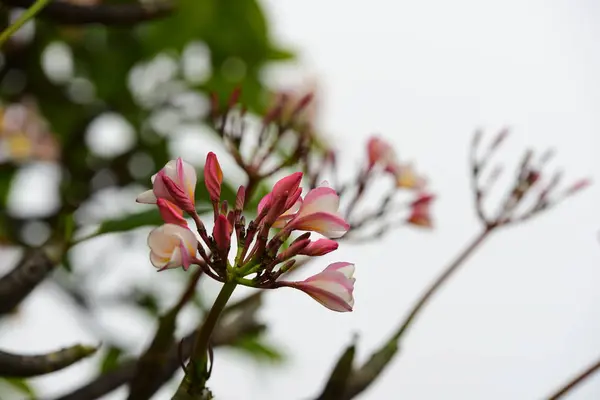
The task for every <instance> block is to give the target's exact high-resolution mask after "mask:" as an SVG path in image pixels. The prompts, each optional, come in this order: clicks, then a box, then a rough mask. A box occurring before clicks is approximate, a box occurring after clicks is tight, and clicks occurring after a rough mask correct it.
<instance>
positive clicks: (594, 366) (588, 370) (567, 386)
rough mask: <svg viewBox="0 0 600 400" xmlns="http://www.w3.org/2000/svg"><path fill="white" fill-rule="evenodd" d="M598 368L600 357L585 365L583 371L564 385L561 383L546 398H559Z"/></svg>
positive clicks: (552, 399) (556, 399)
mask: <svg viewBox="0 0 600 400" xmlns="http://www.w3.org/2000/svg"><path fill="white" fill-rule="evenodd" d="M598 370H600V359H598V360H596V362H594V363H593V364H592V365H590V366H589V367H587V368H586V369H585V370H584V371H582V372H581V373H579V374H578V375H577V376H576V377H574V378H573V379H571V380H570V381H569V382H567V383H566V384H565V385H563V386H562V387H561V388H560V389H558V390H557V391H556V392H555V393H554V394H552V395H551V396H549V397H548V400H558V399H561V398H562V397H563V396H564V395H566V394H567V393H569V392H570V391H571V390H572V389H573V388H575V387H576V386H578V385H579V384H580V383H581V382H583V381H585V380H586V379H587V378H589V377H590V376H592V375H593V374H594V373H596V372H598Z"/></svg>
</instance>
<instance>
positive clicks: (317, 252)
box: [298, 239, 339, 257]
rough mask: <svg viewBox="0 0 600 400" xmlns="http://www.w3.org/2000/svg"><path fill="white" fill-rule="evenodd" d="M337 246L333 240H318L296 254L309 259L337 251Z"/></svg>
mask: <svg viewBox="0 0 600 400" xmlns="http://www.w3.org/2000/svg"><path fill="white" fill-rule="evenodd" d="M338 246H339V244H338V242H336V241H335V240H331V239H319V240H316V241H314V242H312V243H311V244H309V245H308V246H306V247H305V248H304V249H303V250H302V251H300V253H298V254H303V255H305V256H311V257H315V256H323V255H325V254H327V253H331V252H332V251H334V250H337V248H338Z"/></svg>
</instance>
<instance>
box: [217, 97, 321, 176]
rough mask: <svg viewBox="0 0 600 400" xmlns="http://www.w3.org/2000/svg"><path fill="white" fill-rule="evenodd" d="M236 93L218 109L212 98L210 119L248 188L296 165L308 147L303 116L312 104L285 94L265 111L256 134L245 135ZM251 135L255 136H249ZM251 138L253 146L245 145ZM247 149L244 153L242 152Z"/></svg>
mask: <svg viewBox="0 0 600 400" xmlns="http://www.w3.org/2000/svg"><path fill="white" fill-rule="evenodd" d="M239 97H240V92H239V90H237V91H234V92H233V93H232V95H231V96H230V98H229V100H228V102H227V106H226V107H225V108H224V109H221V108H220V106H219V99H218V98H217V97H216V95H213V98H212V106H211V116H212V119H213V124H214V128H215V130H216V132H217V133H218V134H219V136H220V137H221V138H222V139H223V142H224V143H225V145H226V147H227V150H228V152H229V153H230V154H231V155H232V156H233V158H234V159H235V161H236V163H237V164H238V165H239V166H240V168H242V169H243V170H244V171H245V172H246V173H247V174H248V177H249V184H248V185H249V186H252V185H254V183H256V182H258V181H260V180H262V179H265V178H268V177H270V176H272V175H274V174H276V173H277V172H279V171H281V170H282V169H284V168H287V167H291V166H293V165H295V164H297V163H298V161H299V160H300V159H301V158H302V157H303V155H304V154H306V153H308V152H309V150H310V149H311V146H312V141H313V135H311V134H310V131H311V129H312V128H311V124H310V123H309V122H308V121H309V120H307V119H306V118H305V117H304V114H305V113H306V112H307V110H308V109H309V108H310V105H311V103H312V94H311V93H309V94H306V95H305V96H302V97H301V98H298V99H296V98H292V97H290V96H287V95H284V94H282V95H280V96H277V100H276V101H275V102H274V104H272V105H271V107H270V108H269V109H268V110H267V111H266V112H265V114H264V117H262V120H261V122H260V127H258V129H257V132H252V133H256V135H252V134H250V132H248V130H249V127H248V119H247V116H246V109H245V108H244V107H241V106H239V105H238V99H239ZM253 136H255V137H253ZM252 139H254V140H255V142H254V143H246V142H248V141H249V140H252ZM246 148H249V150H248V151H245V150H246Z"/></svg>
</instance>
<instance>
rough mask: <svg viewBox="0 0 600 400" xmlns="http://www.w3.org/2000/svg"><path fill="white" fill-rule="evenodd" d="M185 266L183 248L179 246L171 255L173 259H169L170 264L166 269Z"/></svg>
mask: <svg viewBox="0 0 600 400" xmlns="http://www.w3.org/2000/svg"><path fill="white" fill-rule="evenodd" d="M182 265H183V253H182V251H181V248H180V247H179V246H178V247H176V248H175V249H173V253H171V258H170V259H169V264H167V266H166V268H176V267H181V266H182Z"/></svg>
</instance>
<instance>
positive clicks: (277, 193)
mask: <svg viewBox="0 0 600 400" xmlns="http://www.w3.org/2000/svg"><path fill="white" fill-rule="evenodd" d="M301 180H302V172H295V173H293V174H291V175H288V176H286V177H284V178H282V179H280V180H279V181H277V183H275V186H273V190H272V191H271V192H270V193H268V194H267V195H265V197H263V198H262V199H261V200H260V202H259V203H258V214H259V215H260V214H261V213H262V212H263V210H265V211H266V210H268V209H269V208H271V207H272V206H274V204H275V203H276V201H277V199H278V198H280V197H283V196H285V197H286V199H285V204H284V207H283V210H282V213H281V214H280V215H279V216H278V217H277V219H276V220H275V222H274V224H273V227H274V228H282V227H283V226H284V225H285V224H286V222H288V221H289V220H291V219H292V218H293V216H294V214H295V213H296V212H298V210H299V209H300V205H301V204H302V198H301V197H300V196H301V195H302V188H301V187H300V182H301Z"/></svg>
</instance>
